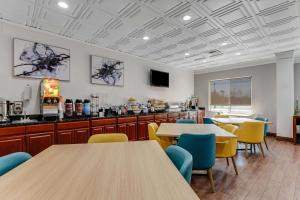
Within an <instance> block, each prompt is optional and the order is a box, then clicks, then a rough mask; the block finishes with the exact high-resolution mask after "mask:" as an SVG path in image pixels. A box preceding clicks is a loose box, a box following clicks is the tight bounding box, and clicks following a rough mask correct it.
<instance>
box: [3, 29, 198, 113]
mask: <svg viewBox="0 0 300 200" xmlns="http://www.w3.org/2000/svg"><path fill="white" fill-rule="evenodd" d="M14 37H17V38H22V39H27V40H33V41H38V42H42V43H46V44H51V45H55V46H60V47H64V48H67V49H70V50H71V81H70V82H61V93H62V95H63V96H64V97H65V98H73V99H75V98H87V97H89V95H90V94H91V93H98V94H100V96H101V97H102V98H101V100H102V102H103V103H109V104H112V105H117V104H121V103H126V101H127V99H128V97H131V96H133V97H137V98H138V99H139V100H140V101H146V100H147V99H148V98H159V99H164V100H168V101H183V100H185V99H186V98H188V97H189V96H191V95H192V94H193V93H194V75H193V72H191V71H183V70H177V69H174V68H168V67H166V66H159V65H158V64H157V63H153V62H148V61H144V60H142V59H139V58H137V57H134V56H130V55H127V54H123V53H119V52H113V51H110V50H107V49H101V48H97V47H94V46H90V45H86V44H83V43H81V42H77V41H73V40H69V39H66V38H62V37H58V36H54V35H52V34H48V33H45V32H41V31H36V30H33V29H31V28H25V27H19V26H15V25H11V24H6V23H2V24H0V52H1V53H0V63H1V73H0V92H1V93H0V97H2V98H6V99H9V100H19V99H21V96H22V91H23V89H24V86H25V85H26V84H30V85H31V86H32V88H33V99H32V100H31V101H30V103H29V104H28V105H27V106H26V108H25V109H26V111H27V113H32V114H36V113H39V99H38V86H39V81H40V80H39V79H24V78H16V77H13V75H12V66H13V38H14ZM90 55H99V56H104V57H111V58H115V59H120V60H122V61H124V62H125V81H124V87H111V86H101V85H92V84H90V79H89V77H90ZM157 67H159V68H157ZM150 68H157V69H159V70H162V71H168V72H169V73H170V88H157V87H150V85H149V69H150Z"/></svg>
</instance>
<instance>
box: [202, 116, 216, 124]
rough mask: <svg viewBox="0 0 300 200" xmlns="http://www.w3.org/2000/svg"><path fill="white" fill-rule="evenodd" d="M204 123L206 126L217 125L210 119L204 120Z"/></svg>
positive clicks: (205, 118)
mask: <svg viewBox="0 0 300 200" xmlns="http://www.w3.org/2000/svg"><path fill="white" fill-rule="evenodd" d="M203 123H204V124H215V123H214V121H213V120H212V119H211V118H208V117H204V118H203Z"/></svg>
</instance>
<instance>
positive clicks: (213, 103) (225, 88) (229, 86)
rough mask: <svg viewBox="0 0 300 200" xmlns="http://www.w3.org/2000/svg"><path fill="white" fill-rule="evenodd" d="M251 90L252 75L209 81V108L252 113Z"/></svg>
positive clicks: (211, 109)
mask: <svg viewBox="0 0 300 200" xmlns="http://www.w3.org/2000/svg"><path fill="white" fill-rule="evenodd" d="M251 92H252V91H251V77H241V78H231V79H223V80H212V81H209V110H210V111H216V112H222V113H250V112H251V97H252V94H251Z"/></svg>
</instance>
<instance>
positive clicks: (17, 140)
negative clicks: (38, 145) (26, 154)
mask: <svg viewBox="0 0 300 200" xmlns="http://www.w3.org/2000/svg"><path fill="white" fill-rule="evenodd" d="M20 151H25V137H24V136H16V137H5V138H0V156H4V155H7V154H10V153H14V152H20Z"/></svg>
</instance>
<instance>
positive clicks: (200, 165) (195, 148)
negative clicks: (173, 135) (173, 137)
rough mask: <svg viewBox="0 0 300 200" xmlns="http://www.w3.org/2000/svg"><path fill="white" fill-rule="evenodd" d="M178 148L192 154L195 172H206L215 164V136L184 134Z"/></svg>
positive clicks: (180, 138)
mask: <svg viewBox="0 0 300 200" xmlns="http://www.w3.org/2000/svg"><path fill="white" fill-rule="evenodd" d="M178 146H180V147H182V148H184V149H185V150H187V151H188V152H190V153H191V154H192V156H193V169H195V170H206V169H209V168H211V167H212V166H213V165H214V164H215V158H216V137H215V134H189V133H183V134H181V136H180V137H179V141H178Z"/></svg>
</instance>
